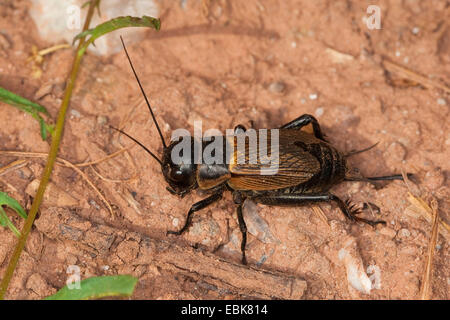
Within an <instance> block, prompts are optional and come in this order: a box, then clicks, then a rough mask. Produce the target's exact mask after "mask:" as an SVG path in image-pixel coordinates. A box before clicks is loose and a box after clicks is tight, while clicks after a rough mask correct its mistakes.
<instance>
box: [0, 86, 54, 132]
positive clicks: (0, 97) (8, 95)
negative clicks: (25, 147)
mask: <svg viewBox="0 0 450 320" xmlns="http://www.w3.org/2000/svg"><path fill="white" fill-rule="evenodd" d="M0 101H1V102H4V103H7V104H10V105H12V106H13V107H16V108H18V109H19V110H22V111H24V112H27V113H29V114H31V115H32V116H33V118H35V119H36V120H37V121H39V125H40V131H41V137H42V139H43V140H45V139H47V132H50V133H52V131H53V127H52V126H50V125H48V124H46V123H45V121H44V119H43V118H42V117H41V115H40V114H39V113H43V114H45V115H47V116H48V115H49V113H48V111H47V109H45V107H44V106H41V105H40V104H37V103H35V102H32V101H30V100H28V99H25V98H23V97H21V96H18V95H17V94H15V93H12V92H11V91H8V90H6V89H4V88H2V87H0Z"/></svg>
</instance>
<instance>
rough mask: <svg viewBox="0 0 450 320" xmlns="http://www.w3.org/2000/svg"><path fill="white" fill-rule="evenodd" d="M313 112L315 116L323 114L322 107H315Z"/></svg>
mask: <svg viewBox="0 0 450 320" xmlns="http://www.w3.org/2000/svg"><path fill="white" fill-rule="evenodd" d="M315 114H316V117H317V118H319V117H321V116H322V115H323V108H322V107H320V108H317V109H316V112H315Z"/></svg>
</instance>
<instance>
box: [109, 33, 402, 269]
mask: <svg viewBox="0 0 450 320" xmlns="http://www.w3.org/2000/svg"><path fill="white" fill-rule="evenodd" d="M121 40H122V44H123V47H124V50H125V53H126V56H127V59H128V61H129V63H130V66H131V69H132V71H133V73H134V75H135V77H136V80H137V82H138V84H139V87H140V89H141V91H142V94H143V96H144V98H145V101H146V103H147V106H148V108H149V110H150V114H151V116H152V118H153V121H154V123H155V125H156V128H157V130H158V133H159V135H160V137H161V142H162V145H163V155H162V158H161V159H160V158H159V157H157V156H156V155H155V154H154V153H153V152H151V151H150V150H149V149H148V148H146V147H145V146H144V145H143V144H142V143H140V142H139V141H137V140H136V139H135V138H133V137H131V136H130V135H129V134H127V133H126V132H123V131H122V130H120V129H116V128H114V127H111V128H112V129H114V130H117V131H119V132H120V133H122V134H124V135H126V136H127V137H129V138H130V139H131V140H133V141H134V142H136V143H137V144H138V145H140V146H141V147H142V148H144V150H146V152H148V153H149V154H150V155H151V156H152V157H153V158H154V159H155V160H156V161H158V163H159V164H160V165H161V170H162V173H163V175H164V178H165V180H166V181H167V183H168V185H169V186H168V187H167V190H168V191H169V192H171V193H172V194H175V195H178V196H180V197H183V196H185V195H186V194H188V193H189V192H191V191H192V190H195V189H201V190H205V191H206V192H207V193H209V194H210V195H209V196H208V197H207V198H205V199H203V200H201V201H199V202H197V203H194V204H193V205H192V207H191V209H190V210H189V212H188V214H187V217H186V222H185V224H184V226H183V227H182V228H181V229H180V230H178V231H167V234H168V235H169V234H174V235H181V234H182V233H184V232H185V231H186V230H187V229H188V228H189V226H190V225H191V222H192V216H193V214H194V213H195V212H196V211H199V210H201V209H204V208H206V207H208V206H209V205H211V204H212V203H214V202H217V201H219V200H220V199H221V198H222V194H223V193H224V192H225V191H227V190H228V191H231V192H232V194H233V200H234V202H235V204H236V205H237V217H238V222H239V228H240V230H241V233H242V242H241V251H242V263H243V264H247V259H246V256H245V245H246V242H247V227H246V225H245V221H244V217H243V215H242V205H243V203H244V200H245V199H251V200H253V201H254V202H256V203H261V204H265V205H272V206H283V205H288V206H300V205H305V204H309V203H312V202H321V201H328V202H330V201H332V202H335V203H336V204H337V205H338V207H339V208H340V210H341V211H342V213H343V214H344V215H345V216H346V217H347V218H348V219H349V220H350V221H352V222H358V221H360V222H364V223H367V224H369V225H371V226H375V225H377V224H379V223H381V224H385V222H384V221H381V220H378V221H371V220H367V219H364V218H362V217H359V216H358V214H359V213H360V212H361V211H360V209H358V208H356V207H355V205H351V203H350V200H346V201H343V200H341V199H340V198H339V197H337V196H336V195H334V194H332V193H330V192H329V190H330V188H331V187H333V186H334V185H336V184H338V183H340V182H342V181H369V182H370V181H375V180H403V177H402V175H400V174H397V175H390V176H382V177H354V176H351V175H349V170H348V169H347V165H346V158H347V157H349V156H351V155H354V154H357V153H360V152H364V151H367V150H369V149H371V148H373V147H375V145H376V144H375V145H373V146H371V147H369V148H366V149H364V150H359V151H353V152H350V153H348V154H345V155H344V154H342V153H340V152H339V151H338V150H336V149H335V148H334V147H333V146H332V145H331V144H330V143H328V141H327V140H325V137H324V134H323V133H322V130H321V128H320V125H319V123H318V121H317V120H316V119H315V118H314V117H313V116H311V115H308V114H304V115H302V116H300V117H298V118H297V119H294V120H293V121H291V122H289V123H287V124H285V125H283V126H281V127H280V128H278V129H279V168H278V172H277V173H276V174H274V175H261V173H260V170H259V169H260V167H258V165H254V164H253V165H245V164H244V165H238V164H235V163H232V164H226V163H225V162H222V164H194V161H193V160H194V159H193V154H194V152H191V157H192V158H191V159H187V160H189V161H183V162H182V163H181V164H175V163H174V162H173V161H172V159H171V151H172V149H173V148H174V147H175V146H176V145H177V144H178V143H179V142H180V141H174V142H171V144H170V145H169V146H167V144H166V143H165V141H164V137H163V135H162V133H161V130H160V128H159V125H158V123H157V121H156V118H155V115H154V114H153V111H152V108H151V106H150V103H149V101H148V99H147V96H146V94H145V92H144V89H143V87H142V85H141V82H140V81H139V78H138V76H137V74H136V71H135V69H134V67H133V64H132V62H131V59H130V56H129V54H128V52H127V49H126V47H125V44H124V43H123V39H122V37H121ZM306 129H312V130H310V131H307V130H306ZM245 130H246V129H245V127H244V126H242V125H238V126H236V128H235V134H236V135H237V134H241V133H243V132H245ZM191 139H192V147H193V139H194V138H192V137H191ZM212 141H213V140H208V141H206V140H204V141H202V145H203V147H206V146H207V145H208V144H209V143H211V142H212ZM224 154H225V151H224Z"/></svg>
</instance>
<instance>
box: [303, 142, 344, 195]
mask: <svg viewBox="0 0 450 320" xmlns="http://www.w3.org/2000/svg"><path fill="white" fill-rule="evenodd" d="M296 144H297V145H298V146H300V147H302V148H303V149H305V150H307V151H308V152H309V153H311V154H312V155H313V156H314V157H315V158H316V159H317V161H318V162H319V164H320V170H319V171H318V172H317V173H316V174H315V175H314V176H313V177H312V178H311V179H310V180H309V181H307V182H305V183H302V184H300V185H298V186H297V188H296V190H295V191H297V192H300V193H315V192H325V191H328V189H330V188H331V187H332V186H334V185H336V184H338V183H339V182H341V181H342V180H344V177H345V173H346V171H347V165H346V161H345V157H344V156H343V155H342V154H341V153H340V152H339V151H337V150H336V149H335V148H333V147H332V146H331V145H329V144H328V143H325V142H318V143H311V144H305V143H302V142H297V143H296Z"/></svg>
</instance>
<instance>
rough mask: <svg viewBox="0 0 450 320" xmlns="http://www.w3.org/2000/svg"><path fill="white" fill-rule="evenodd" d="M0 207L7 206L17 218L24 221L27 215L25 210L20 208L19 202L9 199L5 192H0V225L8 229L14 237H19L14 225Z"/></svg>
mask: <svg viewBox="0 0 450 320" xmlns="http://www.w3.org/2000/svg"><path fill="white" fill-rule="evenodd" d="M2 206H8V207H10V208H11V209H13V210H14V211H15V212H16V213H17V214H18V215H19V216H21V217H22V218H24V219H26V218H27V214H26V212H25V210H24V209H23V208H22V206H21V205H20V203H19V202H17V200H16V199H13V198H11V197H10V196H8V194H6V193H5V192H0V225H1V226H2V227H8V228H9V229H10V230H11V231H12V232H14V234H15V235H16V236H18V237H19V236H20V232H19V230H17V228H16V227H15V226H14V224H13V223H12V222H11V220H9V218H8V216H7V215H6V212H5V210H3V208H2Z"/></svg>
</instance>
